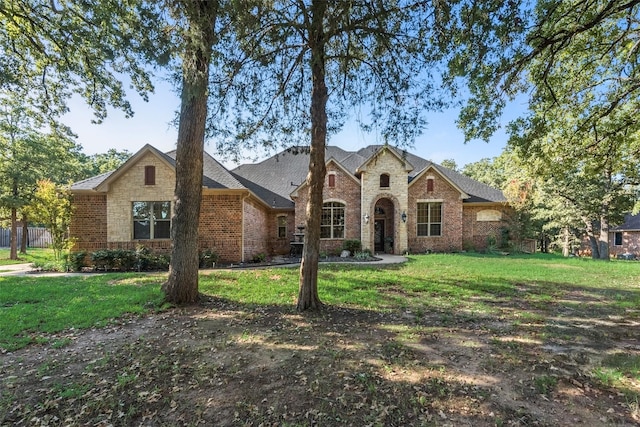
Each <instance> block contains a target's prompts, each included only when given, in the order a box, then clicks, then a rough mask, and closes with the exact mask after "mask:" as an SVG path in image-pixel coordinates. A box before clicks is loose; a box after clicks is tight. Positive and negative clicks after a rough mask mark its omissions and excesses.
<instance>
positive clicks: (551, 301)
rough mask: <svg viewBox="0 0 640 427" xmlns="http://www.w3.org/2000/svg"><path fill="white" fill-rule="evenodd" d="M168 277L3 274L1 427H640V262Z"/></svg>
mask: <svg viewBox="0 0 640 427" xmlns="http://www.w3.org/2000/svg"><path fill="white" fill-rule="evenodd" d="M165 277H166V276H165V275H164V274H155V275H144V274H104V275H98V274H96V275H90V276H75V277H60V278H54V279H52V278H50V277H47V278H36V277H0V314H1V316H0V348H1V349H2V350H0V352H1V353H2V354H0V366H1V369H0V425H5V424H20V423H22V424H50V425H51V424H94V425H108V424H112V425H132V424H135V425H139V424H142V425H184V424H188V425H197V424H204V425H223V426H224V425H229V426H230V425H282V426H303V425H304V426H307V425H323V426H327V425H329V426H333V425H373V426H376V425H380V426H387V425H388V426H394V425H398V426H399V425H409V426H410V425H414V426H425V425H426V426H429V425H454V426H458V425H473V426H506V425H522V426H525V425H526V426H528V425H542V426H557V425H576V424H582V425H616V426H620V425H637V423H640V411H639V408H638V402H639V400H640V344H639V343H640V331H639V327H640V286H639V284H640V263H635V262H622V261H619V262H618V261H614V262H609V263H604V262H596V261H591V260H585V259H563V258H560V257H556V256H551V255H536V256H481V255H474V254H458V255H425V256H412V257H410V261H409V262H408V263H407V264H405V265H400V266H389V267H387V268H379V267H377V266H375V265H374V264H367V265H360V264H358V265H345V264H335V265H321V268H320V275H319V278H320V279H319V292H320V298H321V299H322V301H323V302H325V303H326V304H327V306H326V307H325V308H324V310H323V311H322V312H320V313H304V314H299V313H297V312H295V305H294V303H295V298H296V296H297V281H298V271H297V269H284V268H280V269H278V268H273V269H265V270H246V271H225V270H212V271H207V273H206V274H203V275H201V278H200V291H201V293H202V301H201V302H200V303H199V304H198V305H195V306H191V307H183V308H169V307H164V306H163V305H162V301H161V300H162V295H161V293H160V289H159V288H160V284H161V283H162V281H163V280H164V278H165Z"/></svg>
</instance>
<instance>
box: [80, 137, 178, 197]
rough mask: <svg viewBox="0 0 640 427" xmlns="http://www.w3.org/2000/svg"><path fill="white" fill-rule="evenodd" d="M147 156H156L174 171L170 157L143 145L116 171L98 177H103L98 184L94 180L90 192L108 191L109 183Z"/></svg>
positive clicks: (173, 162) (173, 163)
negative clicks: (93, 185)
mask: <svg viewBox="0 0 640 427" xmlns="http://www.w3.org/2000/svg"><path fill="white" fill-rule="evenodd" d="M147 154H151V155H153V156H156V157H157V158H159V159H160V160H161V161H162V162H163V163H165V164H166V165H167V166H168V167H170V168H172V169H175V161H174V160H173V159H172V158H171V157H169V156H167V155H166V154H164V153H162V152H160V151H158V149H157V148H155V147H153V146H151V145H149V144H145V145H144V147H142V148H141V149H140V150H138V152H137V153H135V154H134V155H133V156H131V157H129V158H128V159H127V161H126V162H124V163H123V164H122V165H120V167H119V168H118V169H116V170H114V171H112V172H110V173H108V174H103V175H98V177H101V176H104V179H102V180H101V181H100V182H97V180H96V185H95V187H93V188H90V189H91V190H96V191H109V185H111V183H113V182H114V181H116V180H117V179H118V178H120V177H121V176H122V175H123V174H124V173H125V172H126V171H128V170H129V169H131V168H132V167H133V166H135V165H136V163H138V161H140V159H142V158H143V157H144V156H146V155H147ZM96 178H97V177H96Z"/></svg>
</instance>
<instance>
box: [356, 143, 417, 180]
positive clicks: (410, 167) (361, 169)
mask: <svg viewBox="0 0 640 427" xmlns="http://www.w3.org/2000/svg"><path fill="white" fill-rule="evenodd" d="M374 147H375V146H374ZM378 147H380V149H378V150H374V151H373V153H372V154H371V155H370V156H369V157H368V158H367V159H366V160H365V161H364V163H362V164H361V165H360V166H359V167H358V168H357V169H356V174H359V173H361V172H365V171H366V170H367V168H368V166H369V165H370V164H371V163H372V162H374V161H375V160H376V159H377V158H378V157H379V156H381V155H382V154H383V153H385V152H388V153H391V154H392V155H393V156H394V157H395V158H396V159H397V160H398V162H400V163H401V164H402V165H403V167H404V170H405V171H406V172H407V173H409V172H411V171H412V170H413V169H414V167H413V165H412V164H411V163H409V161H408V160H407V158H406V155H402V154H400V153H398V151H397V150H396V149H394V148H393V147H390V146H388V145H382V146H378ZM361 151H362V150H361ZM405 153H406V152H405Z"/></svg>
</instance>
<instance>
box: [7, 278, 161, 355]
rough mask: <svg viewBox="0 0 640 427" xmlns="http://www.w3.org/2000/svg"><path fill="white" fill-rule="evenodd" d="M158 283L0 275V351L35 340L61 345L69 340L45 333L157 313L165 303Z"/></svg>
mask: <svg viewBox="0 0 640 427" xmlns="http://www.w3.org/2000/svg"><path fill="white" fill-rule="evenodd" d="M160 280H161V279H160V278H159V276H154V275H135V274H113V275H90V276H81V277H54V278H52V277H13V276H10V277H0V347H2V348H4V349H5V350H14V349H17V348H21V347H24V346H25V345H28V344H30V343H36V342H37V343H48V342H50V343H51V345H52V346H53V347H62V346H64V345H66V344H68V343H69V342H70V341H69V340H68V339H65V338H50V337H49V335H50V334H54V333H58V332H61V331H65V330H68V329H70V328H75V329H81V328H90V327H100V326H104V325H106V324H108V323H109V322H110V321H111V320H112V319H116V318H118V317H121V316H123V315H124V314H126V313H145V312H148V311H150V310H152V309H157V308H158V307H160V306H161V304H162V299H163V296H162V293H161V291H160V289H159V286H158V283H159V281H160Z"/></svg>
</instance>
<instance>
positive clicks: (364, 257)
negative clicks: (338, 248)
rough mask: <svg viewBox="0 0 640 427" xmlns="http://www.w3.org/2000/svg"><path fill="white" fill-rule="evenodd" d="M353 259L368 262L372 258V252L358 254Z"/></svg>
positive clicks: (366, 250)
mask: <svg viewBox="0 0 640 427" xmlns="http://www.w3.org/2000/svg"><path fill="white" fill-rule="evenodd" d="M353 257H354V258H355V259H359V260H368V259H370V258H371V251H370V250H369V249H365V250H364V251H362V252H356V253H355V254H354V255H353Z"/></svg>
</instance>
